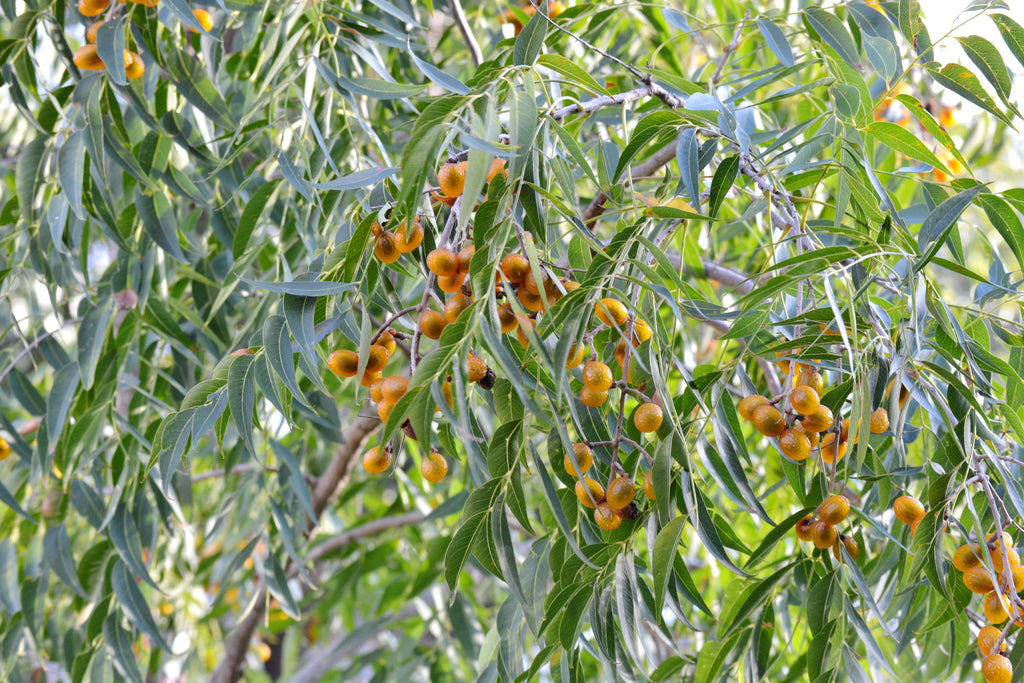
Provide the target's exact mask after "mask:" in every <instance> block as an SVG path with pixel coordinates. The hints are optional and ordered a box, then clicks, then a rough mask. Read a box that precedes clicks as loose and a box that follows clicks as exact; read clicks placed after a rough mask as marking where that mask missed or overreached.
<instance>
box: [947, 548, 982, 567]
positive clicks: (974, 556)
mask: <svg viewBox="0 0 1024 683" xmlns="http://www.w3.org/2000/svg"><path fill="white" fill-rule="evenodd" d="M980 565H981V546H978V545H974V546H972V545H970V544H967V543H965V544H964V545H962V546H960V547H959V548H957V549H956V552H955V553H953V566H954V567H956V569H958V570H959V571H962V572H965V571H967V570H968V569H972V568H974V567H978V566H980Z"/></svg>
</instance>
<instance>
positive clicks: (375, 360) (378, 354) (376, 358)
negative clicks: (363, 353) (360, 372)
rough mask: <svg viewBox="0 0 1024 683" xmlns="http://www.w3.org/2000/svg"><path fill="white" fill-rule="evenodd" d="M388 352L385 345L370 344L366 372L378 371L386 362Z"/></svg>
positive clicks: (389, 355)
mask: <svg viewBox="0 0 1024 683" xmlns="http://www.w3.org/2000/svg"><path fill="white" fill-rule="evenodd" d="M390 357H391V354H390V353H388V350H387V348H386V347H384V346H382V345H380V344H370V352H369V357H368V358H367V359H366V372H379V371H381V370H383V369H384V367H385V366H386V365H387V364H388V358H390Z"/></svg>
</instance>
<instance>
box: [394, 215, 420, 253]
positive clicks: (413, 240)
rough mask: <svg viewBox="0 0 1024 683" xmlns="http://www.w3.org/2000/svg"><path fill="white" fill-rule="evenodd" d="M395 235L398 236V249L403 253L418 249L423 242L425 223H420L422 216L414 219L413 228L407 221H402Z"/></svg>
mask: <svg viewBox="0 0 1024 683" xmlns="http://www.w3.org/2000/svg"><path fill="white" fill-rule="evenodd" d="M395 236H396V237H397V238H398V251H400V252H402V253H403V254H408V253H409V252H411V251H416V247H418V246H420V244H421V243H422V242H423V224H422V223H420V217H419V216H417V217H416V218H414V219H413V221H412V227H411V228H410V227H409V224H408V223H407V222H406V221H402V224H401V225H399V226H398V231H397V232H396V233H395Z"/></svg>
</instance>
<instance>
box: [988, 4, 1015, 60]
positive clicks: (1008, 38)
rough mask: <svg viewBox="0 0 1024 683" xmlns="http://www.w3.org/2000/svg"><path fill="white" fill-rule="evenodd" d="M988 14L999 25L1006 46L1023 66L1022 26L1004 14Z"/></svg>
mask: <svg viewBox="0 0 1024 683" xmlns="http://www.w3.org/2000/svg"><path fill="white" fill-rule="evenodd" d="M988 16H989V18H990V19H992V21H994V22H995V23H996V26H997V27H999V33H1000V35H1002V36H1003V42H1005V43H1006V47H1007V48H1009V50H1010V52H1011V53H1012V54H1013V56H1014V57H1016V58H1017V61H1018V62H1020V63H1021V66H1024V28H1022V27H1021V25H1020V24H1018V23H1017V22H1016V21H1014V20H1013V19H1011V18H1010V17H1008V16H1006V15H1005V14H990V15H988Z"/></svg>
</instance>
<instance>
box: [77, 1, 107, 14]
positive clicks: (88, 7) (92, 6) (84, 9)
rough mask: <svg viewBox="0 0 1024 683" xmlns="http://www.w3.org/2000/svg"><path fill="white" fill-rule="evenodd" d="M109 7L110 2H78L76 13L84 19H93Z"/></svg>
mask: <svg viewBox="0 0 1024 683" xmlns="http://www.w3.org/2000/svg"><path fill="white" fill-rule="evenodd" d="M109 6H110V0H78V11H79V12H80V13H81V14H82V16H85V17H95V16H97V15H99V14H101V13H102V12H103V10H105V9H107V7H109Z"/></svg>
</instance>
